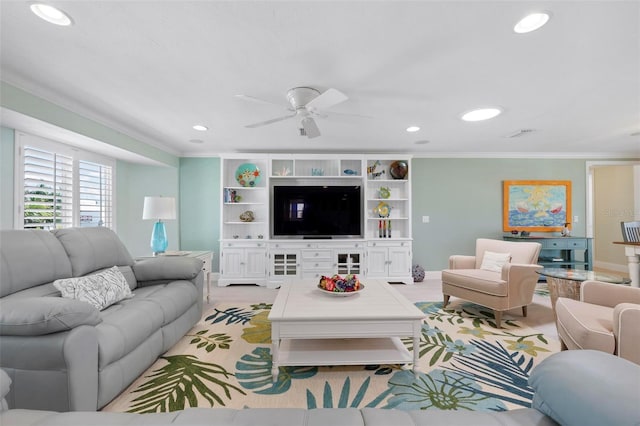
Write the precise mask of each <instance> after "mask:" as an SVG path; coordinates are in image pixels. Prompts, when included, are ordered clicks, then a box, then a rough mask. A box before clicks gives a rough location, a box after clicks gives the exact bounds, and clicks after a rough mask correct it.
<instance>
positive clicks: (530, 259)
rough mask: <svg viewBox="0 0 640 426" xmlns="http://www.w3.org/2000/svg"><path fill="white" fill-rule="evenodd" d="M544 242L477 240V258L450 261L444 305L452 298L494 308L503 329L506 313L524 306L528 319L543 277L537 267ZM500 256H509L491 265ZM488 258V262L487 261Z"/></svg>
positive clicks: (458, 257)
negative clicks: (530, 305)
mask: <svg viewBox="0 0 640 426" xmlns="http://www.w3.org/2000/svg"><path fill="white" fill-rule="evenodd" d="M541 247H542V246H541V245H540V243H536V242H515V241H502V240H490V239H485V238H479V239H478V240H476V255H475V256H461V255H454V256H451V257H450V258H449V269H445V270H443V271H442V293H443V295H444V305H443V307H446V306H447V304H448V303H449V298H450V296H455V297H459V298H461V299H464V300H468V301H470V302H474V303H477V304H479V305H482V306H486V307H488V308H491V309H493V312H494V316H495V321H496V327H498V328H500V324H501V321H502V312H503V311H507V310H509V309H513V308H519V307H522V315H523V316H525V317H526V316H527V305H529V304H530V303H531V302H532V300H533V292H534V291H535V288H536V283H537V282H538V277H539V275H538V274H536V271H537V270H540V269H542V266H540V265H537V264H536V262H537V261H538V255H539V254H540V249H541ZM496 254H502V255H504V256H503V257H506V262H505V263H504V264H503V265H501V264H500V262H492V263H490V262H488V261H489V259H492V258H496V257H499V256H496ZM485 258H486V259H485Z"/></svg>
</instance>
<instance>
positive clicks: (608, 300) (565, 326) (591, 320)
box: [556, 281, 640, 364]
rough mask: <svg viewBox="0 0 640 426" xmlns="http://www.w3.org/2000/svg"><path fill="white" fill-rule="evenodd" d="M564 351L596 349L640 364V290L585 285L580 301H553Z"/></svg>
mask: <svg viewBox="0 0 640 426" xmlns="http://www.w3.org/2000/svg"><path fill="white" fill-rule="evenodd" d="M556 316H557V326H558V336H559V337H560V340H561V347H562V349H563V350H565V349H596V350H600V351H603V352H608V353H610V354H615V355H618V356H619V357H621V358H625V359H628V360H629V361H632V362H635V363H636V364H640V288H636V287H627V286H625V285H619V284H609V283H604V282H601V281H585V282H583V283H582V285H581V287H580V300H573V299H567V298H564V297H559V298H558V300H557V301H556Z"/></svg>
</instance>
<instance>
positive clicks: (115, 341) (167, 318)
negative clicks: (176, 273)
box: [96, 281, 198, 368]
mask: <svg viewBox="0 0 640 426" xmlns="http://www.w3.org/2000/svg"><path fill="white" fill-rule="evenodd" d="M197 297H198V290H197V288H196V286H194V285H193V283H191V282H189V281H173V282H170V283H168V284H159V285H153V286H147V287H139V288H137V289H136V293H135V297H133V298H132V299H127V300H122V301H120V302H118V303H115V304H113V305H111V306H110V307H108V308H107V309H105V310H104V311H102V312H100V316H101V317H102V323H101V324H99V325H98V326H97V327H96V330H97V332H98V351H99V354H100V355H99V365H100V367H101V368H102V367H104V366H107V365H109V364H111V363H113V362H115V361H117V360H119V359H120V358H122V357H123V356H125V355H127V354H128V353H130V352H131V351H132V350H133V349H134V348H136V347H137V346H139V345H140V344H142V343H143V342H144V341H145V340H147V338H149V337H150V336H151V335H152V334H153V333H155V332H156V331H157V330H159V329H160V328H162V327H163V326H165V325H167V324H170V323H172V322H173V321H175V320H176V319H177V318H179V317H180V316H182V315H183V314H184V313H185V312H186V311H187V310H188V309H189V307H191V306H192V305H193V304H194V303H196V300H197ZM132 324H135V327H132Z"/></svg>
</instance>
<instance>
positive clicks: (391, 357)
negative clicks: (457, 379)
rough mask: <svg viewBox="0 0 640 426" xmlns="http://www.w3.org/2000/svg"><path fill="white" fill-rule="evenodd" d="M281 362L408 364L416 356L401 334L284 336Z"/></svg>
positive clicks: (280, 356)
mask: <svg viewBox="0 0 640 426" xmlns="http://www.w3.org/2000/svg"><path fill="white" fill-rule="evenodd" d="M278 354H279V359H278V365H279V366H283V365H304V366H309V365H318V366H321V365H368V364H406V363H412V362H413V356H412V355H411V353H409V351H408V350H407V349H406V347H405V346H404V345H403V344H402V342H401V341H400V338H397V337H392V338H373V339H372V338H368V339H284V340H282V342H281V343H280V350H279V352H278Z"/></svg>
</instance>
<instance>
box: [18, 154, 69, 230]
mask: <svg viewBox="0 0 640 426" xmlns="http://www.w3.org/2000/svg"><path fill="white" fill-rule="evenodd" d="M23 182H24V204H23V206H24V207H23V220H24V222H23V223H24V228H25V229H47V230H50V229H55V228H66V227H70V226H72V225H73V159H72V158H71V157H69V156H66V155H62V154H57V153H54V152H48V151H45V150H42V149H38V148H35V147H31V146H25V147H24V180H23Z"/></svg>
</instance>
